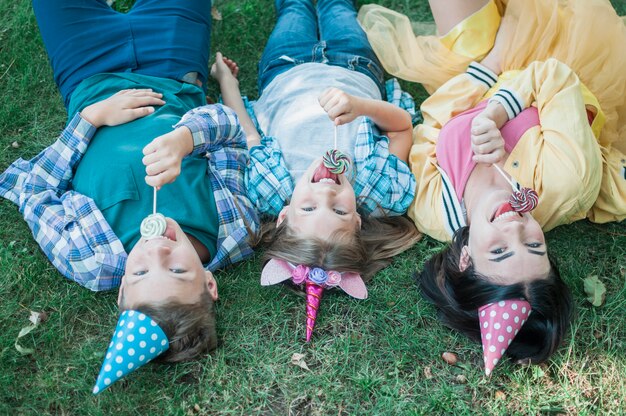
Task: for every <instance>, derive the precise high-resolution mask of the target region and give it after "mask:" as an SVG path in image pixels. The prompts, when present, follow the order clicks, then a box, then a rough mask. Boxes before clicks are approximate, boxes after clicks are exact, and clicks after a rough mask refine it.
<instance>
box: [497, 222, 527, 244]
mask: <svg viewBox="0 0 626 416" xmlns="http://www.w3.org/2000/svg"><path fill="white" fill-rule="evenodd" d="M524 227H525V224H524V222H523V221H511V222H507V223H504V224H503V227H502V230H503V231H504V232H506V233H507V234H509V235H510V236H511V237H515V238H517V239H520V240H521V239H522V237H523V234H524Z"/></svg>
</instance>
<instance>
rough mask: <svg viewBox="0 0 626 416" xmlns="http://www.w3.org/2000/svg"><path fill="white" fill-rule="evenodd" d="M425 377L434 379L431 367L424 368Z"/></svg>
mask: <svg viewBox="0 0 626 416" xmlns="http://www.w3.org/2000/svg"><path fill="white" fill-rule="evenodd" d="M424 377H426V378H428V379H430V378H433V372H432V371H431V370H430V367H428V366H426V367H424Z"/></svg>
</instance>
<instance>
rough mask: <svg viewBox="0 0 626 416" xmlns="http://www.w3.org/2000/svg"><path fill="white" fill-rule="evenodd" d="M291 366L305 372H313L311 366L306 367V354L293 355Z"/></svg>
mask: <svg viewBox="0 0 626 416" xmlns="http://www.w3.org/2000/svg"><path fill="white" fill-rule="evenodd" d="M291 364H293V365H297V366H298V367H300V368H302V369H304V370H307V371H311V369H309V366H308V365H306V362H305V361H304V354H299V353H297V352H295V353H293V355H292V356H291Z"/></svg>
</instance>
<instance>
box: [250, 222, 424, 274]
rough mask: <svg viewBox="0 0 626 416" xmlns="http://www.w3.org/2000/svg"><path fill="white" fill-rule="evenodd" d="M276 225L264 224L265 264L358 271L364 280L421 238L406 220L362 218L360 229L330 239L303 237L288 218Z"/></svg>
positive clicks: (335, 235) (334, 235) (340, 232)
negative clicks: (275, 260) (280, 262)
mask: <svg viewBox="0 0 626 416" xmlns="http://www.w3.org/2000/svg"><path fill="white" fill-rule="evenodd" d="M273 224H274V223H268V224H266V225H265V230H264V233H263V237H262V242H263V243H265V244H267V249H266V251H265V254H264V262H265V261H268V260H269V259H272V258H278V259H281V260H285V261H288V262H291V263H293V264H304V265H307V266H315V267H321V268H323V269H325V270H336V271H339V272H357V273H360V274H361V276H362V277H363V279H364V280H365V281H367V280H369V279H371V278H372V276H374V274H375V273H376V272H377V271H379V270H380V269H382V268H384V267H385V266H387V265H388V264H389V263H390V262H391V259H392V257H393V256H395V255H396V254H399V253H401V252H403V251H404V250H406V249H408V248H410V247H411V246H412V245H413V244H415V243H416V242H417V241H418V240H419V239H420V237H421V234H420V233H419V232H418V231H417V229H416V228H415V225H413V222H411V221H410V220H408V219H407V218H405V217H384V218H363V220H362V223H361V229H360V230H356V231H353V232H350V231H337V232H335V233H333V234H332V235H331V237H330V238H329V239H328V240H323V239H321V238H302V237H300V236H299V235H298V234H297V233H295V232H294V231H293V230H292V229H291V227H289V225H288V223H287V219H285V220H284V221H283V222H282V223H281V224H280V225H279V226H277V227H276V226H275V225H273Z"/></svg>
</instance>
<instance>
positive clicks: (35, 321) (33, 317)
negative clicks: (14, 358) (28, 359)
mask: <svg viewBox="0 0 626 416" xmlns="http://www.w3.org/2000/svg"><path fill="white" fill-rule="evenodd" d="M47 318H48V315H47V314H46V313H45V312H35V311H30V316H29V317H28V320H29V321H30V322H31V324H30V325H28V326H25V327H24V328H22V329H21V330H20V333H19V334H17V338H16V339H15V349H16V350H17V351H18V352H19V353H20V354H22V355H29V354H32V353H34V352H35V349H34V348H26V347H22V346H21V345H20V344H19V342H18V341H19V339H20V338H22V337H25V336H26V335H28V334H30V333H31V332H32V331H33V330H34V329H35V328H37V326H38V325H39V324H40V323H42V322H44V321H45V320H46V319H47Z"/></svg>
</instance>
